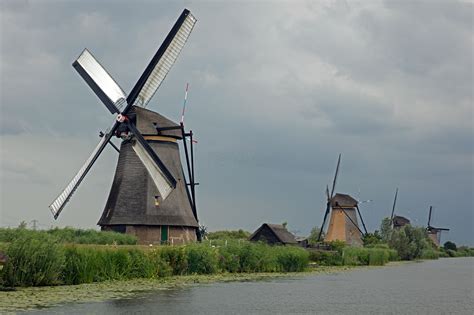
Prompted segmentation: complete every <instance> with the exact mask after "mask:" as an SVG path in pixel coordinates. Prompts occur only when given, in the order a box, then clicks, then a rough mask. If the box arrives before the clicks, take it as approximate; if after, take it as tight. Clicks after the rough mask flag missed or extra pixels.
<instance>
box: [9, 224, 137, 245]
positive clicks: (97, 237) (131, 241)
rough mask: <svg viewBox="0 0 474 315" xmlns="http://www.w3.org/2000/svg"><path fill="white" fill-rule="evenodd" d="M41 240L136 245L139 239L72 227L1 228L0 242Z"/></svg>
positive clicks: (126, 235)
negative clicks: (46, 238) (51, 238)
mask: <svg viewBox="0 0 474 315" xmlns="http://www.w3.org/2000/svg"><path fill="white" fill-rule="evenodd" d="M28 236H29V237H31V238H34V239H41V238H43V237H47V236H51V237H53V238H54V239H56V240H57V241H58V242H61V243H74V244H102V245H107V244H109V245H111V244H116V245H135V244H137V238H136V237H135V236H133V235H129V234H122V233H115V232H104V231H96V230H92V229H89V230H82V229H74V228H71V227H65V228H54V229H50V230H38V231H34V230H28V229H26V228H24V227H21V226H20V227H19V228H13V229H12V228H0V242H5V243H9V242H12V241H14V240H16V239H19V238H23V237H28Z"/></svg>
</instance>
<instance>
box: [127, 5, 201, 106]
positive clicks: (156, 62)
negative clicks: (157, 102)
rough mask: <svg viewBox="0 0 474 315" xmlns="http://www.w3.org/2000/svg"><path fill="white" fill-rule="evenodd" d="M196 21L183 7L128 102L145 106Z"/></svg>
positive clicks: (177, 54) (171, 64)
mask: <svg viewBox="0 0 474 315" xmlns="http://www.w3.org/2000/svg"><path fill="white" fill-rule="evenodd" d="M196 21H197V20H196V18H195V17H194V16H193V15H192V14H191V13H190V12H189V10H186V9H185V10H184V11H183V13H181V15H180V17H179V18H178V20H177V21H176V23H175V25H174V26H173V28H172V29H171V31H170V32H169V34H168V36H166V39H165V41H164V42H163V44H161V46H160V48H159V49H158V51H157V52H156V54H155V56H153V59H152V60H151V62H150V63H149V64H148V66H147V68H146V69H145V72H143V74H142V76H141V77H140V79H139V80H138V82H137V84H136V85H135V86H134V87H133V89H132V91H131V92H130V95H129V97H128V98H127V102H128V103H129V104H134V105H138V106H142V107H146V106H147V104H148V102H149V101H150V99H151V98H152V97H153V95H154V94H155V92H156V90H157V89H158V88H159V87H160V85H161V83H162V82H163V80H164V79H165V77H166V75H167V74H168V72H169V71H170V69H171V67H172V66H173V64H174V63H175V61H176V59H177V58H178V56H179V53H180V52H181V49H182V48H183V47H184V45H185V44H186V41H187V39H188V37H189V35H190V34H191V31H192V30H193V28H194V24H196Z"/></svg>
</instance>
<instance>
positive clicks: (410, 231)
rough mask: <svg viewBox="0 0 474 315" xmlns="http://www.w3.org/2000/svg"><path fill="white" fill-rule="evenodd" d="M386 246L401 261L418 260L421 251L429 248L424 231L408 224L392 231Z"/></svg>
mask: <svg viewBox="0 0 474 315" xmlns="http://www.w3.org/2000/svg"><path fill="white" fill-rule="evenodd" d="M388 245H389V246H390V247H391V248H393V249H395V250H396V251H397V252H398V255H399V256H400V258H401V259H403V260H412V259H416V258H420V257H421V253H422V251H423V250H425V249H430V247H431V246H430V242H429V239H428V235H427V234H426V229H425V228H422V227H413V226H411V225H410V224H407V225H405V226H403V227H402V228H400V229H396V230H393V231H392V232H391V236H390V239H389V241H388Z"/></svg>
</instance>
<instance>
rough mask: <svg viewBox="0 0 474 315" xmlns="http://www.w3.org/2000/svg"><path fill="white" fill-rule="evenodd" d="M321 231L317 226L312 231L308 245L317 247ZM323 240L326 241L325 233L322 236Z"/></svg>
mask: <svg viewBox="0 0 474 315" xmlns="http://www.w3.org/2000/svg"><path fill="white" fill-rule="evenodd" d="M320 230H321V229H320V228H319V227H317V226H315V227H314V228H312V229H311V233H310V234H309V237H308V244H309V245H315V244H316V243H317V242H318V236H319V231H320ZM321 239H324V232H323V234H321Z"/></svg>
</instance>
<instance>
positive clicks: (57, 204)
mask: <svg viewBox="0 0 474 315" xmlns="http://www.w3.org/2000/svg"><path fill="white" fill-rule="evenodd" d="M109 139H110V137H108V136H107V135H105V136H103V137H102V138H101V139H100V142H99V144H98V145H97V147H96V148H95V149H94V151H92V154H91V155H90V156H89V158H88V159H87V160H86V162H85V163H84V165H83V166H82V167H81V169H80V170H79V171H78V172H77V174H76V175H75V176H74V178H73V179H72V180H71V181H70V182H69V184H68V185H67V186H66V188H64V190H63V191H62V192H61V194H59V196H58V197H57V198H56V199H55V200H54V201H53V203H51V205H50V206H49V209H51V212H52V213H53V215H54V218H55V219H56V218H57V217H58V215H59V213H60V212H61V210H62V209H63V208H64V206H65V205H66V203H67V202H68V201H69V199H70V198H71V196H72V194H73V193H74V191H76V189H77V187H78V186H79V184H80V183H81V182H82V180H83V179H84V177H85V176H86V174H87V172H88V171H89V170H90V168H91V167H92V165H93V164H94V162H95V161H96V160H97V158H98V157H99V155H100V153H101V152H102V150H103V149H104V147H105V146H106V145H107V142H108V141H109Z"/></svg>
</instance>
